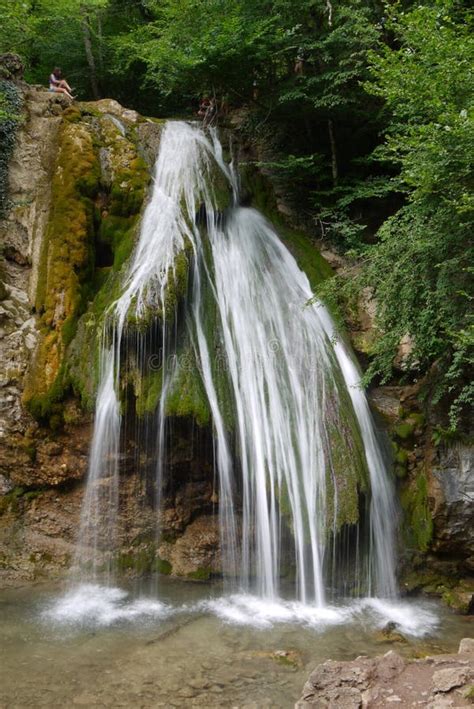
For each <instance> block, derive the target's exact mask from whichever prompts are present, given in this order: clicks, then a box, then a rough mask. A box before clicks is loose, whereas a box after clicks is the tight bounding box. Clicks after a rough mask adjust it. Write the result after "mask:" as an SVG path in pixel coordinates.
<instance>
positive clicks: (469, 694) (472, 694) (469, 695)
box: [463, 684, 474, 701]
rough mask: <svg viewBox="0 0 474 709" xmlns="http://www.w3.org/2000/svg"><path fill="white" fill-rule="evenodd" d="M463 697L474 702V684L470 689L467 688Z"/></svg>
mask: <svg viewBox="0 0 474 709" xmlns="http://www.w3.org/2000/svg"><path fill="white" fill-rule="evenodd" d="M463 697H464V699H470V700H471V701H474V684H471V685H470V686H469V687H466V689H465V690H464V692H463Z"/></svg>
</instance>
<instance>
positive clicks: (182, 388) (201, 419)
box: [165, 343, 211, 426]
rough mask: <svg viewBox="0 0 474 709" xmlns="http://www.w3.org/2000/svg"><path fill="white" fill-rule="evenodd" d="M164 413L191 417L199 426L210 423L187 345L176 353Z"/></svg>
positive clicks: (190, 348)
mask: <svg viewBox="0 0 474 709" xmlns="http://www.w3.org/2000/svg"><path fill="white" fill-rule="evenodd" d="M165 413H166V415H167V416H183V417H186V416H189V417H192V418H194V419H195V421H196V422H197V423H198V424H199V426H206V425H207V424H208V423H209V421H210V418H211V411H210V408H209V403H208V400H207V396H206V392H205V390H204V385H203V382H202V378H201V374H200V372H199V369H198V367H197V362H196V357H195V354H194V349H193V348H192V347H191V345H190V344H189V343H188V344H187V345H186V346H185V348H184V349H183V350H182V351H181V352H179V353H178V365H177V371H176V374H175V376H174V379H173V381H172V383H171V385H170V388H169V392H168V395H167V397H166V403H165Z"/></svg>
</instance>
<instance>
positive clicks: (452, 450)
mask: <svg viewBox="0 0 474 709" xmlns="http://www.w3.org/2000/svg"><path fill="white" fill-rule="evenodd" d="M432 479H433V485H432V489H433V492H434V509H433V521H434V525H435V541H434V548H435V550H436V551H440V552H443V553H446V552H455V553H456V555H457V556H458V557H459V556H465V557H470V556H472V555H474V504H473V500H474V447H473V446H468V445H464V444H462V443H456V444H453V445H449V446H445V447H443V448H441V449H440V450H439V452H438V455H437V460H436V461H435V463H434V465H433V469H432Z"/></svg>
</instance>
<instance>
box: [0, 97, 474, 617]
mask: <svg viewBox="0 0 474 709" xmlns="http://www.w3.org/2000/svg"><path fill="white" fill-rule="evenodd" d="M22 91H23V120H22V122H21V125H20V127H19V130H18V134H17V141H16V147H15V150H14V153H13V157H12V160H11V162H10V172H9V199H10V203H11V206H10V209H9V211H8V213H7V215H6V218H5V219H4V220H3V222H0V232H1V237H2V240H3V244H4V249H3V259H2V265H1V278H2V283H3V287H2V288H1V289H0V290H1V300H0V318H1V339H0V343H1V349H0V368H1V371H2V373H4V374H3V379H2V382H1V401H0V406H1V409H0V410H1V428H0V436H1V446H0V583H4V584H7V583H8V584H10V583H13V584H17V583H21V582H22V581H26V580H31V579H34V578H41V577H50V576H52V575H54V574H55V573H58V572H62V571H63V570H64V569H65V568H67V566H68V565H69V563H70V560H71V556H72V553H73V549H74V541H75V538H76V533H77V528H78V524H79V515H80V505H81V500H82V495H83V486H84V478H85V475H86V472H87V464H88V450H89V444H90V436H91V425H92V410H93V403H94V395H95V386H96V379H97V338H98V337H99V334H100V330H101V327H102V324H103V314H104V312H105V310H106V309H107V306H108V305H109V304H110V303H111V302H112V301H113V300H114V298H115V296H116V294H117V289H118V286H119V281H120V275H121V272H122V269H123V267H124V264H125V263H126V260H127V258H128V256H129V255H130V253H131V250H132V248H133V245H134V243H135V238H136V234H137V229H138V225H139V219H140V214H141V212H142V209H143V205H144V203H145V202H146V199H147V194H148V190H149V182H150V175H151V169H152V167H153V163H154V159H155V156H156V153H157V149H158V145H159V140H160V131H161V124H160V122H159V121H155V120H151V119H144V118H142V117H140V116H139V115H138V114H136V113H135V112H134V111H129V110H127V109H124V108H122V107H121V106H120V105H119V104H117V103H116V102H115V101H111V100H104V101H99V102H96V103H89V104H74V105H73V106H69V105H68V104H67V103H66V102H63V101H62V99H61V98H59V97H57V96H54V95H52V94H50V93H49V92H46V91H44V90H37V89H34V88H31V87H26V86H24V87H23V89H22ZM246 181H247V183H248V189H249V193H251V194H252V198H253V200H254V202H255V203H256V204H257V206H259V207H261V208H263V207H264V206H265V204H264V203H266V204H267V206H268V204H269V202H268V200H267V201H266V200H265V194H264V191H265V189H267V188H265V186H264V185H263V184H262V182H261V180H260V179H259V178H258V177H256V176H255V175H253V176H252V175H250V176H248V177H247V180H246ZM260 193H261V194H260ZM270 202H271V200H270ZM272 209H273V207H272ZM276 210H277V211H279V215H278V214H272V218H274V219H275V220H276V222H277V223H279V222H281V213H285V206H284V202H283V201H281V204H280V201H279V200H277V205H276ZM280 226H281V231H282V236H283V237H284V238H285V241H286V243H287V245H288V246H289V248H290V249H291V250H292V251H293V253H294V255H295V257H296V258H297V260H298V262H299V264H300V266H301V267H302V268H304V269H305V270H306V272H307V273H308V275H309V277H310V280H313V279H317V278H320V277H321V276H322V275H327V273H328V267H327V264H326V263H325V262H324V261H323V260H321V259H319V257H317V256H315V254H316V252H315V250H314V248H313V246H312V245H311V244H310V243H309V242H307V241H305V240H302V239H301V236H300V235H299V233H298V232H294V231H292V230H291V229H289V228H287V227H285V226H284V225H283V222H281V224H280ZM326 255H327V256H328V257H329V258H331V260H332V262H333V265H335V266H336V267H340V266H341V263H340V261H339V260H338V259H337V258H336V257H334V256H333V255H331V254H330V253H326ZM186 275H187V274H186V273H185V272H183V274H181V275H180V274H179V273H178V275H177V278H176V283H175V289H174V290H175V292H174V297H175V298H178V296H179V288H180V279H181V276H182V278H186ZM373 307H374V306H373V303H371V302H370V299H369V300H368V301H367V303H365V304H362V306H361V318H360V322H359V323H357V324H356V325H355V327H354V338H353V339H354V343H355V346H356V347H359V348H360V349H363V348H364V347H365V346H366V344H367V342H370V338H371V337H374V331H373V327H372V316H373ZM375 336H376V335H375ZM360 343H362V345H363V346H361V344H360ZM131 371H132V370H131ZM193 371H194V370H193V367H191V368H190V369H189V370H186V373H185V374H184V375H183V376H184V377H185V378H184V379H182V380H180V381H179V391H177V392H176V396H174V397H173V396H172V397H170V399H169V403H168V409H169V410H168V414H169V416H170V420H171V425H172V426H173V432H174V436H173V437H174V440H175V443H174V445H173V447H172V449H170V450H169V451H168V453H167V460H166V468H167V470H168V471H169V476H168V479H167V481H166V484H165V487H164V490H163V509H162V511H161V513H160V519H159V524H160V534H161V537H160V539H159V543H158V554H159V557H158V558H156V554H155V551H154V543H155V540H154V538H153V530H154V529H155V526H156V524H155V520H156V510H155V509H154V499H153V494H152V491H151V488H152V485H151V483H150V480H151V478H152V476H153V470H154V461H153V459H152V456H151V457H150V459H149V460H147V459H146V456H145V455H142V456H141V459H140V469H141V471H142V472H143V471H145V474H144V475H143V476H142V480H141V482H140V483H137V479H136V478H137V476H136V475H135V473H136V471H137V460H138V458H139V457H140V456H139V455H138V454H137V445H138V444H137V441H136V440H134V436H133V435H132V434H130V433H129V434H127V440H126V445H125V448H124V453H123V460H122V461H121V468H122V471H123V476H124V480H123V486H122V491H123V494H121V499H120V548H121V550H120V552H119V557H118V560H117V561H118V566H119V568H121V569H122V570H123V571H124V572H127V573H141V572H145V571H148V570H158V571H161V572H163V573H173V574H176V575H180V576H184V577H189V578H197V579H203V578H207V577H209V576H210V575H211V574H213V573H219V572H220V571H221V559H220V554H219V532H218V528H217V517H216V515H215V512H216V509H217V502H218V499H217V494H216V490H215V480H214V471H213V468H212V463H211V461H212V435H211V428H210V423H209V411H208V408H207V407H206V405H205V403H204V402H203V401H202V397H201V396H200V393H199V386H196V382H197V379H196V377H195V375H194V374H193ZM160 386H161V385H160V382H159V380H158V377H157V376H156V372H153V371H151V370H150V372H145V373H143V372H141V373H140V376H135V375H133V372H132V374H131V376H130V378H129V380H128V381H127V390H126V391H124V393H123V395H124V400H125V399H126V400H127V401H128V405H129V408H130V412H131V414H133V415H134V414H137V416H138V418H139V420H140V421H142V422H144V425H146V422H147V416H148V415H149V414H150V412H151V411H153V409H154V408H155V406H156V397H157V396H159V391H160ZM373 402H374V405H375V406H376V408H377V409H378V410H379V412H380V413H381V416H382V419H383V420H384V422H385V423H384V425H385V426H386V427H388V429H389V430H390V431H391V435H392V439H393V444H394V445H393V450H394V461H395V465H394V468H395V474H396V476H397V479H398V483H397V484H398V489H399V493H400V499H401V503H402V504H401V506H402V514H403V516H404V523H403V524H402V529H403V530H404V532H403V539H402V540H401V557H402V560H403V562H404V573H405V576H404V578H405V581H404V583H405V586H406V588H407V590H409V591H410V590H416V589H419V588H427V589H428V590H430V591H433V592H436V593H438V594H442V595H444V596H445V599H446V600H447V601H448V602H450V603H452V604H453V605H457V606H458V607H463V608H464V610H466V609H467V608H468V607H469V604H470V597H471V596H470V593H471V592H470V590H469V587H468V586H467V585H466V584H465V582H464V581H463V582H462V583H461V579H465V577H466V575H467V574H468V573H469V572H471V571H472V568H473V554H474V542H473V539H472V529H473V528H474V526H473V525H472V521H473V520H472V509H473V505H472V499H473V497H474V492H473V485H474V466H473V462H472V449H470V448H469V447H467V446H463V445H460V444H455V445H444V446H443V445H442V446H434V445H433V442H432V433H433V422H432V421H429V420H427V417H426V416H425V414H424V413H423V412H422V411H421V409H420V404H419V401H418V398H417V389H416V387H384V388H381V389H378V390H375V391H374V392H373ZM132 429H133V427H132V426H129V427H128V430H129V431H131V430H132ZM138 453H140V451H138ZM147 471H149V475H148V474H147ZM137 484H139V485H140V486H141V487H140V491H139V492H140V494H139V495H138V496H137V494H136V491H137ZM132 490H134V491H135V494H127V493H128V491H132Z"/></svg>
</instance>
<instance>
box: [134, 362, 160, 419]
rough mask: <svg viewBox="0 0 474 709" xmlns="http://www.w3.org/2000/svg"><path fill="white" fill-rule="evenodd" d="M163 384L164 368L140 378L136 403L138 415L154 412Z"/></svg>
mask: <svg viewBox="0 0 474 709" xmlns="http://www.w3.org/2000/svg"><path fill="white" fill-rule="evenodd" d="M162 386H163V370H162V369H158V370H156V371H152V372H150V373H149V374H148V375H145V376H143V377H142V378H140V379H139V383H138V387H137V388H138V391H137V400H136V403H135V406H136V412H137V415H138V416H144V415H145V414H152V413H153V412H154V411H155V410H156V407H157V406H158V402H159V400H160V396H161V389H162Z"/></svg>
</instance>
